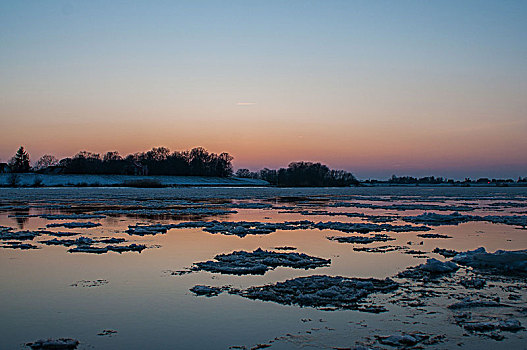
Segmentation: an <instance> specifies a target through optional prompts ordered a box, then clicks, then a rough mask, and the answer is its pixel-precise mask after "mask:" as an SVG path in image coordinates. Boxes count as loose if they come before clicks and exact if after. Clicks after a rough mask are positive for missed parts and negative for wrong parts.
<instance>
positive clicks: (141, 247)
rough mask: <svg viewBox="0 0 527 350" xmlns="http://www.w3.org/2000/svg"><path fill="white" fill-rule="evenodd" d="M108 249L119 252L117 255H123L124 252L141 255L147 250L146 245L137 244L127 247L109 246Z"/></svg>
mask: <svg viewBox="0 0 527 350" xmlns="http://www.w3.org/2000/svg"><path fill="white" fill-rule="evenodd" d="M106 249H108V250H111V251H113V252H117V253H123V252H139V253H141V252H142V251H143V250H145V249H146V245H144V244H135V243H132V244H130V245H125V246H118V245H109V246H107V247H106Z"/></svg>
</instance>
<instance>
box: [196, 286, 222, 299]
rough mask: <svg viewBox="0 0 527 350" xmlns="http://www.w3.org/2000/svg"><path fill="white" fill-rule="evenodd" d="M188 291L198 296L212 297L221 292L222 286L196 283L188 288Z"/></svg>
mask: <svg viewBox="0 0 527 350" xmlns="http://www.w3.org/2000/svg"><path fill="white" fill-rule="evenodd" d="M190 291H191V292H192V293H194V294H196V295H198V296H207V297H212V296H216V295H218V294H220V293H222V292H223V289H222V288H218V287H209V286H203V285H198V286H194V287H192V288H190Z"/></svg>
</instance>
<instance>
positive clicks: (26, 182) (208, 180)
mask: <svg viewBox="0 0 527 350" xmlns="http://www.w3.org/2000/svg"><path fill="white" fill-rule="evenodd" d="M12 175H13V174H0V186H7V185H10V184H11V183H12V181H13V179H12ZM17 177H18V178H17V180H16V184H17V185H18V186H46V187H52V186H119V185H123V186H137V187H142V186H144V187H155V185H156V184H157V185H161V186H267V185H269V183H267V181H263V180H256V179H245V178H238V177H230V178H221V177H204V176H132V175H43V174H32V173H28V174H17Z"/></svg>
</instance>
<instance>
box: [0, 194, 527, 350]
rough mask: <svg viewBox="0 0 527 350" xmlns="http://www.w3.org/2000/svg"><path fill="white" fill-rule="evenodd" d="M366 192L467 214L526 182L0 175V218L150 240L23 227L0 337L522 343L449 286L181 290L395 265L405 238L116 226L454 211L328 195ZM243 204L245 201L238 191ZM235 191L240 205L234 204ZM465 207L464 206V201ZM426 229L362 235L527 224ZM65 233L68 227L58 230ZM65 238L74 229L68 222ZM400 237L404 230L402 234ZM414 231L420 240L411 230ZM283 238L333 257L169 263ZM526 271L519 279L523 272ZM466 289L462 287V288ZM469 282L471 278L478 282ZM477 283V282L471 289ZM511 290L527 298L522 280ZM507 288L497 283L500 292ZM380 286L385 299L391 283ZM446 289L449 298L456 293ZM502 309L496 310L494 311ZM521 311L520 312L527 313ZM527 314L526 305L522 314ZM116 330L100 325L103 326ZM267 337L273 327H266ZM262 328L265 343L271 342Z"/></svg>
mask: <svg viewBox="0 0 527 350" xmlns="http://www.w3.org/2000/svg"><path fill="white" fill-rule="evenodd" d="M339 202H346V203H352V204H353V203H360V204H372V205H384V206H386V205H395V204H422V205H430V204H435V205H441V206H447V205H464V206H469V207H471V208H472V210H470V211H468V212H466V214H469V215H481V216H485V215H521V216H525V215H526V210H527V189H525V188H503V189H500V188H450V187H448V188H410V187H409V188H400V187H393V188H387V187H379V188H351V189H272V188H261V189H260V188H247V189H244V188H232V189H229V188H181V189H178V188H171V189H129V188H46V189H44V188H43V189H0V225H2V226H5V227H11V228H13V229H14V230H15V231H20V230H39V229H43V228H46V225H47V224H50V223H60V222H72V221H75V222H87V221H91V222H98V223H100V224H101V225H102V226H99V227H95V228H89V229H86V228H79V229H65V228H49V229H48V230H52V231H73V232H80V233H81V235H82V236H86V237H91V238H98V237H122V238H125V239H126V240H127V241H128V242H127V243H126V244H129V243H138V244H146V245H147V247H148V249H145V250H144V251H142V252H141V253H137V252H126V253H122V254H118V253H115V252H109V253H107V254H100V255H99V254H87V253H69V252H68V248H67V247H64V246H60V245H59V246H47V245H44V244H42V243H39V242H40V241H43V240H47V239H51V238H54V237H52V236H50V235H41V236H38V237H36V238H35V239H33V240H32V241H27V242H25V243H32V244H34V245H36V246H38V247H39V248H40V249H31V250H19V249H8V248H5V249H0V266H1V269H0V306H1V310H2V317H1V318H0V344H1V346H0V348H2V349H19V348H24V344H25V343H27V342H30V341H34V340H37V339H40V338H49V337H53V338H58V337H71V338H75V339H78V340H79V341H80V342H81V345H80V346H79V348H80V349H93V348H95V349H116V348H126V349H145V348H153V349H168V348H177V349H228V348H229V347H230V346H235V345H236V346H246V347H247V348H251V347H253V346H255V345H257V344H260V343H261V344H263V343H268V344H271V345H272V348H276V349H289V348H332V347H353V346H354V345H355V342H356V341H362V340H364V339H367V337H372V336H373V335H374V334H379V335H389V334H391V333H394V332H398V331H405V332H412V331H421V332H426V333H430V334H434V335H437V334H443V335H445V336H446V338H445V340H444V342H442V343H439V344H435V345H431V346H430V347H431V348H445V349H447V348H452V347H457V346H458V345H459V344H461V345H463V346H464V348H473V349H476V348H481V347H484V348H486V347H491V346H497V345H496V344H498V346H500V347H505V346H508V347H510V348H518V349H525V348H526V346H525V339H524V337H525V331H520V332H517V333H503V335H504V336H505V339H504V340H502V341H500V342H497V341H496V340H493V339H490V338H489V337H486V336H481V335H474V334H469V335H468V336H465V335H464V334H466V331H465V330H464V329H463V328H462V327H460V326H458V325H456V324H455V323H454V322H453V320H452V312H451V311H449V310H447V309H446V307H445V306H446V305H448V304H451V303H452V302H453V301H452V300H449V299H448V298H446V299H444V300H442V299H441V298H439V299H438V300H437V301H434V302H432V303H430V304H429V305H428V306H427V307H425V308H417V309H416V308H409V307H404V306H401V305H400V304H397V303H389V302H386V303H385V306H386V307H387V309H388V312H385V313H380V314H371V313H364V312H359V311H350V310H348V311H346V310H336V311H323V310H318V309H314V308H301V307H298V306H283V305H279V304H276V303H273V302H262V301H255V300H249V299H245V298H242V297H240V296H237V295H231V294H228V293H223V294H221V295H219V296H217V297H212V298H207V297H197V296H195V295H194V294H193V293H191V292H190V291H189V289H190V288H192V287H193V286H195V285H197V284H205V285H211V286H225V285H231V286H233V287H237V288H247V287H250V286H256V285H263V284H267V283H274V282H278V281H284V280H286V279H290V278H295V277H300V276H309V275H314V274H321V275H331V276H336V275H341V276H346V277H377V278H385V277H393V276H394V275H396V274H397V273H398V272H400V271H403V270H404V269H405V268H407V267H409V266H415V265H418V264H421V263H423V262H424V261H425V259H423V257H422V256H421V257H419V256H414V255H412V254H405V253H404V251H403V250H400V251H393V252H388V253H366V252H358V251H354V250H353V248H354V247H364V246H365V245H359V244H348V243H338V242H335V241H330V240H328V239H327V238H326V237H327V236H346V235H351V234H348V233H343V232H338V231H334V230H318V229H308V230H292V231H283V230H278V231H276V232H274V233H271V234H266V235H247V236H245V237H238V236H234V235H222V234H211V233H207V232H205V231H203V229H202V228H190V229H172V230H169V231H168V232H167V233H166V234H157V235H146V236H135V235H134V236H131V235H128V234H127V233H126V232H125V231H126V230H127V228H128V226H129V225H135V224H137V223H163V224H167V223H179V222H182V221H196V220H204V221H210V220H218V221H258V222H284V221H295V220H310V221H314V222H319V221H324V222H327V221H338V222H358V223H365V222H371V221H370V220H368V219H366V220H365V219H362V218H359V217H346V216H328V215H325V214H323V213H322V214H317V215H302V213H299V212H298V211H300V210H308V211H313V210H326V211H329V212H332V213H364V214H366V215H375V216H381V215H383V216H384V215H385V216H390V217H392V220H393V221H391V222H389V223H390V224H393V225H403V224H408V222H404V221H403V219H402V217H403V216H415V215H419V214H422V213H423V212H425V211H426V212H436V213H440V214H450V213H452V212H453V211H452V210H446V211H437V210H423V209H419V208H415V209H412V210H405V211H402V210H400V209H391V208H388V209H375V208H357V207H353V206H352V207H343V206H340V207H338V206H331V205H330V204H332V203H339ZM247 203H264V204H270V205H271V207H269V208H264V209H246V208H243V204H247ZM239 204H242V205H239ZM237 205H238V207H236V206H237ZM203 206H205V207H210V208H226V209H229V210H236V211H237V213H231V214H226V215H220V216H218V215H214V216H188V215H185V216H178V215H164V216H159V215H157V216H152V215H146V216H137V215H126V214H119V215H106V217H104V218H101V219H76V220H49V219H45V218H42V217H39V216H38V215H41V214H72V213H94V212H97V211H100V210H108V209H113V210H123V209H127V210H131V209H138V208H140V209H150V210H151V209H184V208H197V207H203ZM463 214H465V213H463ZM430 227H432V230H431V231H429V232H427V233H440V234H446V235H449V236H451V237H452V238H450V239H423V238H420V237H417V234H419V233H422V232H409V233H393V232H387V233H388V234H389V235H390V236H391V237H393V238H395V241H390V242H380V243H372V244H369V245H367V246H368V247H375V246H382V245H387V244H390V245H394V246H408V245H410V246H411V248H412V249H418V250H421V251H424V252H427V254H426V255H425V257H434V258H437V259H440V260H444V258H443V257H442V256H440V255H438V254H434V253H431V251H432V250H433V249H434V248H436V247H440V248H447V249H455V250H458V251H463V250H469V249H475V248H478V247H485V248H486V249H487V250H488V251H495V250H497V249H505V250H519V249H527V231H526V230H525V229H522V228H521V227H518V226H512V225H504V224H493V223H489V222H483V221H470V222H467V223H463V224H460V225H445V226H430ZM64 238H71V237H64ZM73 238H76V236H74V237H73ZM409 242H410V243H409ZM421 242H423V243H422V245H421V244H420V243H421ZM279 246H292V247H295V248H297V250H296V252H300V253H306V254H309V255H313V256H317V257H322V258H328V259H331V261H332V263H331V265H330V266H328V267H321V268H317V269H311V270H303V269H291V268H284V267H278V268H276V269H275V270H272V271H269V272H267V273H266V274H265V275H263V276H260V275H258V276H231V275H222V274H212V273H209V272H195V273H191V274H186V275H182V276H175V275H172V274H171V271H177V270H183V269H185V268H188V267H190V266H191V265H192V264H193V263H195V262H199V261H206V260H210V259H212V258H213V257H214V256H215V255H217V254H220V253H230V252H233V251H236V250H245V251H252V250H254V249H256V248H262V249H267V250H273V249H274V248H275V247H279ZM82 280H85V281H94V280H105V281H107V283H106V284H103V285H100V286H93V287H82V286H72V284H74V283H76V282H78V281H82ZM521 283H523V286H525V280H523V282H522V280H520V281H519V284H521ZM464 292H467V291H466V290H465V291H464ZM474 293H476V292H474ZM477 293H484V292H480V291H478V292H477ZM518 293H519V294H520V298H521V299H520V302H523V303H524V302H525V301H527V295H526V290H525V289H520V290H519V292H518ZM503 297H505V298H506V294H504V296H503ZM386 298H388V299H389V297H388V296H386ZM454 301H455V300H454ZM500 312H501V311H500ZM526 315H527V314H526ZM520 321H521V322H522V324H524V325H527V320H526V319H525V318H523V319H520ZM105 329H111V330H115V331H117V333H115V334H114V335H112V336H100V335H98V333H100V332H101V331H102V330H105ZM275 338H277V339H275ZM270 341H272V342H271V343H269V342H270ZM376 346H381V347H382V345H379V344H377V345H376Z"/></svg>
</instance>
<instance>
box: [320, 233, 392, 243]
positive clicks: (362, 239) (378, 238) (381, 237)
mask: <svg viewBox="0 0 527 350" xmlns="http://www.w3.org/2000/svg"><path fill="white" fill-rule="evenodd" d="M327 239H329V240H331V241H337V242H339V243H359V244H368V243H373V242H387V241H394V240H395V238H392V237H390V236H388V235H385V234H375V235H373V236H330V237H327Z"/></svg>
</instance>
